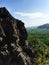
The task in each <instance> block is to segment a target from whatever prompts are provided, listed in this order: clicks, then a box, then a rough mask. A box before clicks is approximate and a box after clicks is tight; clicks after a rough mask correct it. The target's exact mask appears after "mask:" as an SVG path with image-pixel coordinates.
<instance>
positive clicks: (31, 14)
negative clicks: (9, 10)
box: [15, 12, 43, 19]
mask: <svg viewBox="0 0 49 65" xmlns="http://www.w3.org/2000/svg"><path fill="white" fill-rule="evenodd" d="M15 14H18V15H20V16H25V17H29V18H33V19H34V18H39V17H42V16H43V14H42V13H40V12H36V13H23V12H15Z"/></svg>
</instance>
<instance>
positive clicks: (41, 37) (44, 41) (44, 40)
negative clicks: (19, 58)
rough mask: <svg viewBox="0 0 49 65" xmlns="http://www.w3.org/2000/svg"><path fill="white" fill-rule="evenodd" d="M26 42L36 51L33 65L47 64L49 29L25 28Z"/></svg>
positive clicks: (48, 64)
mask: <svg viewBox="0 0 49 65" xmlns="http://www.w3.org/2000/svg"><path fill="white" fill-rule="evenodd" d="M27 32H28V42H29V45H30V46H32V48H33V50H34V51H35V53H36V58H35V63H33V65H49V29H27Z"/></svg>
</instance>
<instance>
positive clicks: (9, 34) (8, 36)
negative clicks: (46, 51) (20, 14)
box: [0, 7, 35, 65]
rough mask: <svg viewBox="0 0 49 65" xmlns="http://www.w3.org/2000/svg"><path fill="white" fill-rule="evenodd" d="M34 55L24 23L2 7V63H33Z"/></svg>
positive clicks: (2, 64) (21, 64)
mask: <svg viewBox="0 0 49 65" xmlns="http://www.w3.org/2000/svg"><path fill="white" fill-rule="evenodd" d="M34 57H35V53H34V51H33V50H32V48H30V47H29V45H28V42H27V31H26V29H25V27H24V23H23V22H22V21H21V20H18V19H15V18H14V17H13V16H12V15H11V14H10V13H9V12H8V10H7V9H6V8H5V7H3V8H0V65H32V62H33V58H34Z"/></svg>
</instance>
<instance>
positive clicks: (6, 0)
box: [0, 0, 49, 27]
mask: <svg viewBox="0 0 49 65" xmlns="http://www.w3.org/2000/svg"><path fill="white" fill-rule="evenodd" d="M0 7H6V8H7V9H8V10H9V12H10V13H11V14H12V16H13V17H15V18H17V19H19V20H22V22H24V24H25V26H26V27H34V26H39V25H42V24H45V23H49V0H0Z"/></svg>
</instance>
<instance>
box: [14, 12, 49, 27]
mask: <svg viewBox="0 0 49 65" xmlns="http://www.w3.org/2000/svg"><path fill="white" fill-rule="evenodd" d="M15 14H17V15H19V17H21V16H22V17H21V20H22V21H23V22H24V23H25V26H26V27H31V26H38V25H42V24H45V23H49V13H41V12H35V13H23V12H15ZM26 17H27V18H26Z"/></svg>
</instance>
